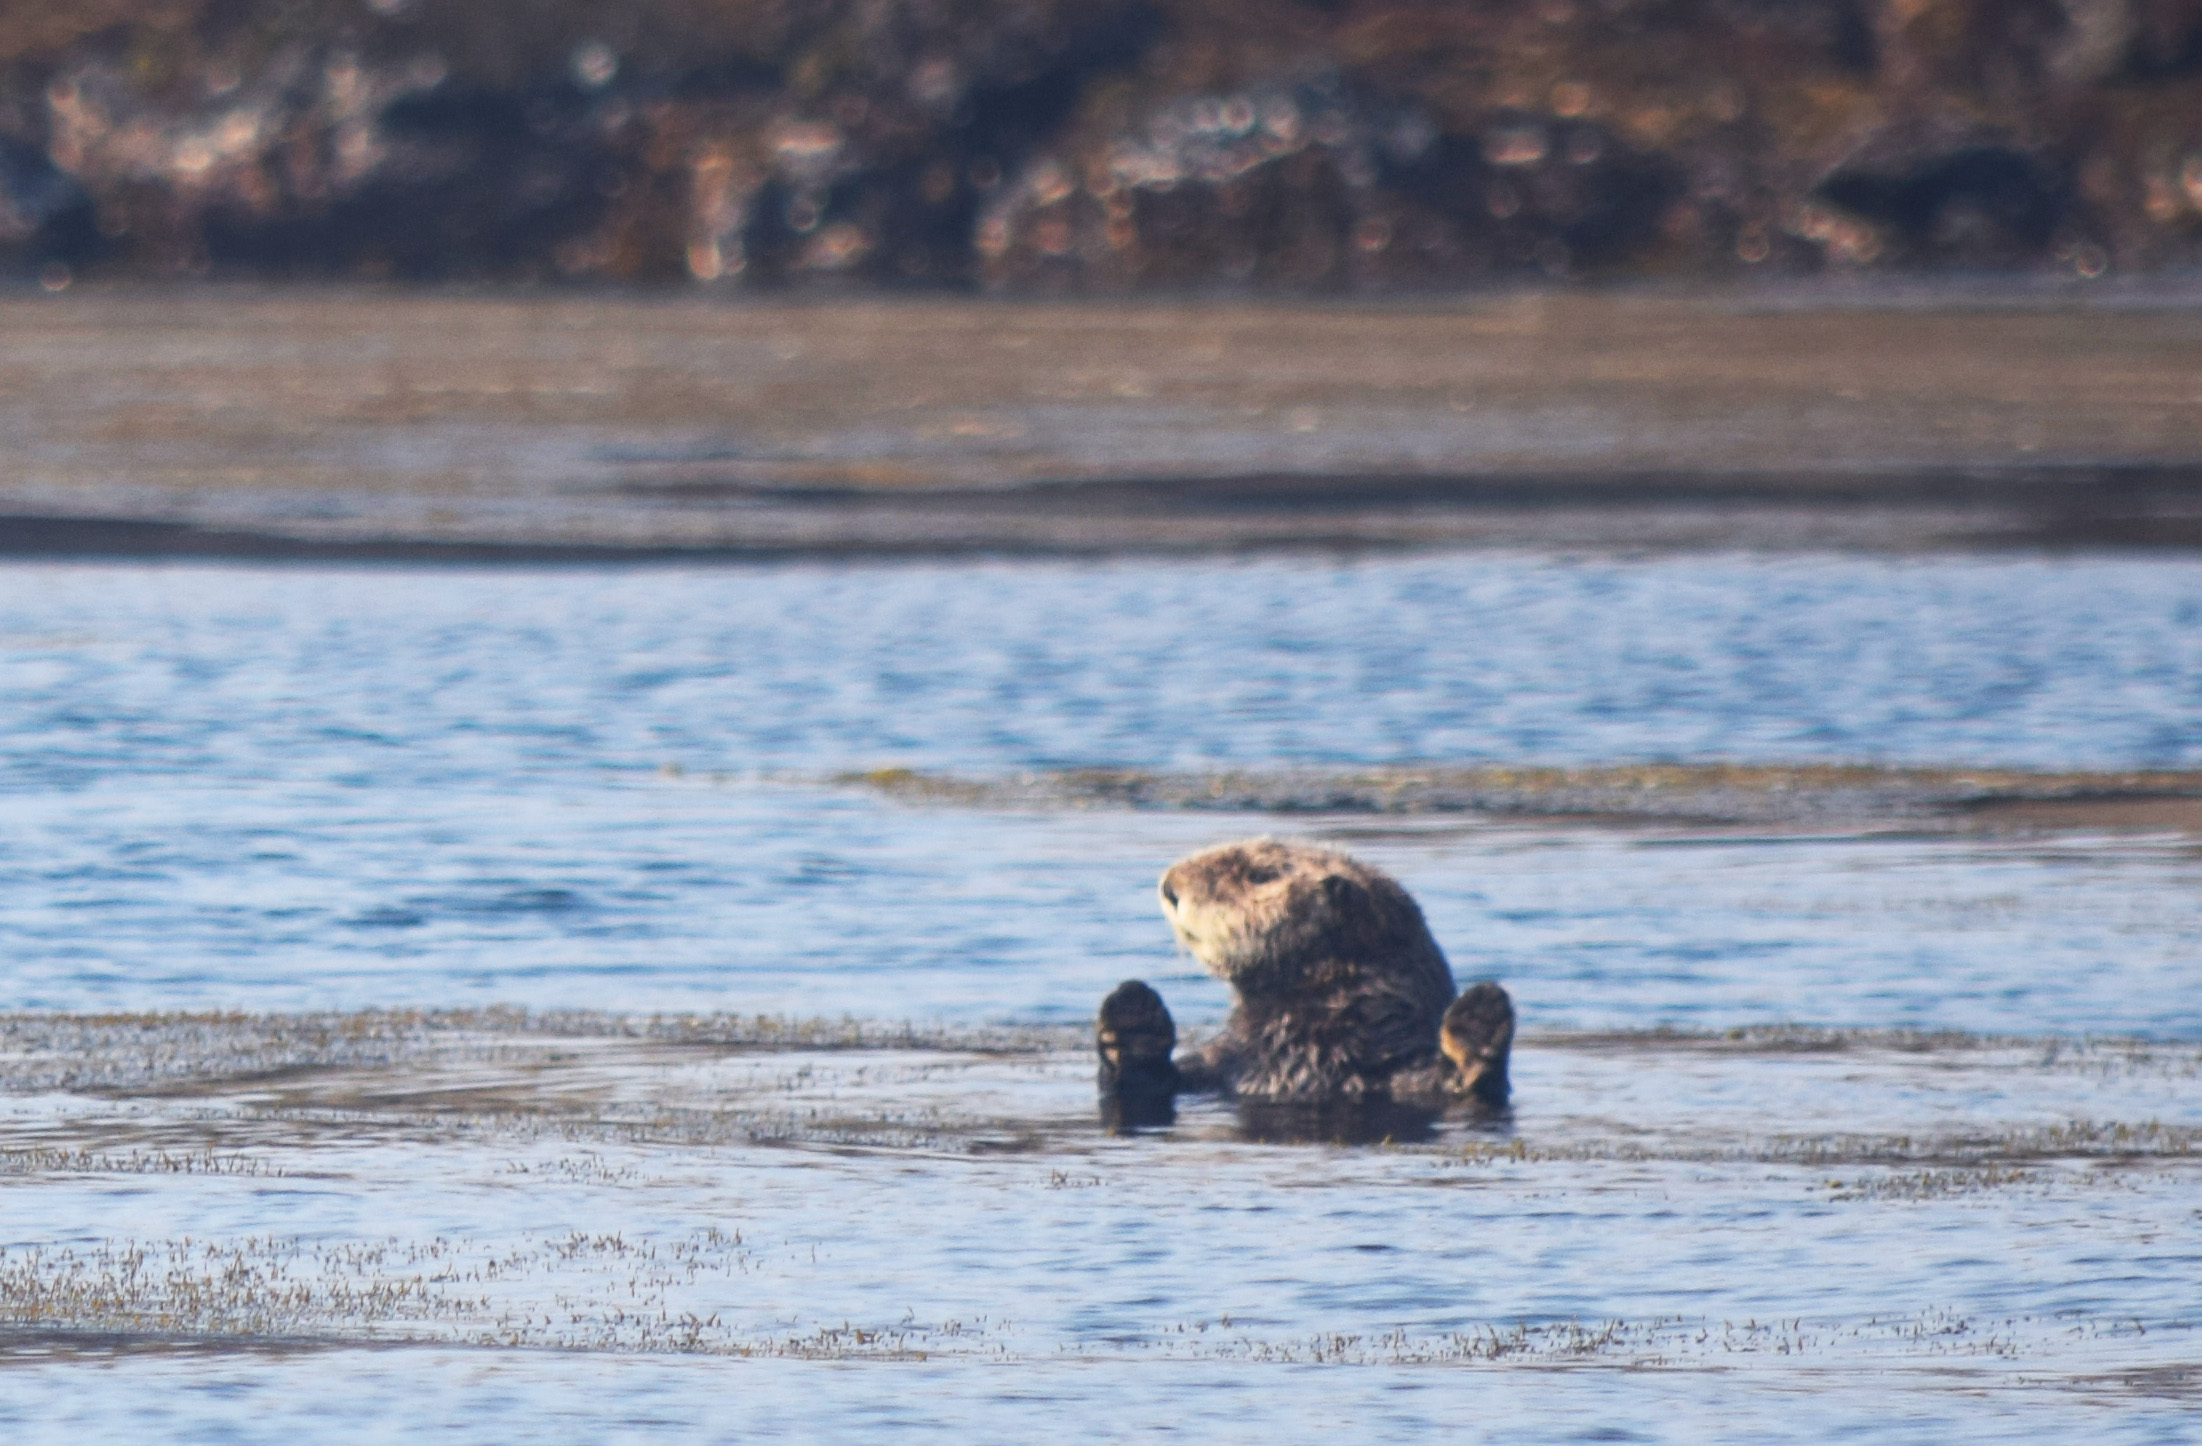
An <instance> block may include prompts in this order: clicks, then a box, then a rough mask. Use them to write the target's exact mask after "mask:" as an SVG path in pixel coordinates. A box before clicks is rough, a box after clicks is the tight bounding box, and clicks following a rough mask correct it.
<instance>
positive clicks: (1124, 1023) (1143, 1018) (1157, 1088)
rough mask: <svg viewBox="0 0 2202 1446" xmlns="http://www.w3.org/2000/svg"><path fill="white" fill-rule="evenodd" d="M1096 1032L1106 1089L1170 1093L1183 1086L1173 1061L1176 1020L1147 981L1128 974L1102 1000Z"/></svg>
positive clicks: (1143, 1095)
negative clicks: (1133, 977)
mask: <svg viewBox="0 0 2202 1446" xmlns="http://www.w3.org/2000/svg"><path fill="white" fill-rule="evenodd" d="M1093 1035H1094V1047H1095V1049H1096V1051H1097V1052H1098V1053H1099V1054H1100V1056H1101V1074H1100V1085H1101V1093H1102V1094H1104V1095H1116V1096H1119V1097H1130V1096H1137V1097H1141V1098H1148V1099H1152V1098H1157V1097H1159V1098H1163V1099H1167V1098H1168V1097H1169V1096H1171V1095H1174V1094H1176V1093H1177V1092H1178V1089H1179V1088H1180V1082H1179V1079H1178V1072H1177V1066H1176V1065H1174V1064H1172V1063H1171V1062H1170V1051H1172V1050H1174V1049H1176V1048H1177V1022H1176V1021H1175V1020H1173V1019H1171V1018H1170V1011H1169V1008H1168V1006H1166V1005H1165V1004H1163V1002H1162V996H1161V995H1159V994H1157V993H1155V992H1154V990H1153V989H1151V988H1149V987H1148V986H1147V985H1146V983H1145V982H1144V981H1142V980H1138V979H1127V980H1125V981H1124V982H1123V983H1122V984H1119V985H1117V986H1116V988H1115V989H1114V990H1112V991H1111V992H1110V994H1109V997H1108V998H1106V999H1104V1000H1102V1001H1101V1013H1100V1016H1099V1017H1098V1018H1097V1019H1096V1020H1095V1021H1094V1031H1093Z"/></svg>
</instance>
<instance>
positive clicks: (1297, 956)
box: [1157, 838, 1450, 994]
mask: <svg viewBox="0 0 2202 1446" xmlns="http://www.w3.org/2000/svg"><path fill="white" fill-rule="evenodd" d="M1157 892H1158V893H1159V895H1160V897H1161V900H1162V913H1163V917H1165V918H1167V919H1168V920H1169V921H1170V929H1171V932H1173V933H1175V934H1176V935H1177V940H1178V942H1179V943H1180V944H1182V945H1184V946H1185V949H1186V951H1187V952H1188V953H1190V954H1191V955H1192V956H1193V957H1194V958H1195V959H1198V960H1199V961H1200V964H1201V967H1202V968H1204V969H1206V970H1207V971H1208V972H1209V973H1211V974H1213V975H1215V976H1216V977H1217V978H1219V979H1226V980H1229V981H1230V982H1231V983H1232V984H1233V985H1235V986H1236V987H1237V988H1238V990H1239V992H1240V993H1242V994H1262V993H1272V992H1277V991H1284V990H1290V989H1293V988H1296V987H1297V986H1299V985H1300V984H1301V983H1303V982H1304V980H1303V978H1302V975H1303V972H1304V971H1305V970H1307V969H1308V968H1310V967H1312V966H1316V965H1319V964H1321V963H1323V962H1325V961H1327V960H1333V959H1341V958H1353V957H1356V956H1358V955H1363V954H1367V953H1371V952H1374V951H1376V950H1380V949H1382V948H1383V947H1384V946H1385V944H1386V943H1388V942H1390V936H1391V935H1393V934H1396V933H1398V932H1399V931H1400V929H1401V926H1402V925H1403V924H1405V923H1406V921H1408V920H1411V921H1412V923H1411V926H1410V927H1411V928H1412V929H1413V930H1414V931H1415V932H1416V933H1418V934H1419V933H1420V931H1421V922H1422V915H1421V911H1420V910H1418V909H1416V908H1415V906H1414V901H1413V900H1412V899H1410V898H1408V897H1407V894H1406V891H1405V890H1403V889H1401V888H1400V887H1399V885H1397V884H1395V883H1393V882H1392V881H1391V880H1390V879H1388V878H1386V877H1384V876H1383V875H1382V874H1379V873H1377V872H1375V871H1374V870H1372V869H1368V868H1364V867H1363V866H1362V865H1360V864H1357V863H1355V862H1354V861H1353V860H1352V859H1349V858H1347V857H1346V856H1345V855H1344V854H1339V853H1332V852H1330V851H1329V850H1328V849H1319V848H1311V847H1308V846H1307V845H1304V844H1288V843H1280V842H1278V841H1277V840H1275V839H1269V838H1256V839H1246V840H1243V841H1241V842H1239V843H1229V844H1221V845H1219V846H1217V847H1215V848H1212V849H1204V850H1202V851H1201V852H1199V853H1197V854H1193V855H1191V856H1189V857H1187V858H1182V859H1179V860H1178V861H1177V862H1176V863H1174V864H1172V865H1170V867H1169V868H1168V869H1167V870H1166V871H1165V872H1164V873H1163V875H1162V881H1161V883H1160V885H1159V886H1158V888H1157ZM1447 992H1450V990H1449V989H1448V991H1447Z"/></svg>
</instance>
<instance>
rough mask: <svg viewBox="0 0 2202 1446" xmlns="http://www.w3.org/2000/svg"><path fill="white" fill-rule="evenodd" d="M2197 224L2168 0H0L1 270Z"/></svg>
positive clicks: (1510, 253) (2133, 232)
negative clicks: (1414, 0) (5, 0)
mask: <svg viewBox="0 0 2202 1446" xmlns="http://www.w3.org/2000/svg"><path fill="white" fill-rule="evenodd" d="M2198 258H2202V0H1449V3H1448V0H1428V3H1422V4H1400V3H1387V0H1327V3H1326V0H1303V3H1294V0H1076V3H1073V0H628V3H625V4H622V5H617V6H609V5H603V4H591V3H583V0H11V3H9V4H8V5H6V6H5V7H0V261H4V262H5V264H7V265H8V266H10V267H12V268H14V269H15V270H17V271H18V272H19V273H22V272H27V273H32V274H43V275H44V276H45V278H46V280H47V282H48V284H49V285H59V284H62V283H63V282H65V281H66V279H67V278H68V277H69V276H70V275H71V274H87V275H135V276H169V275H204V274H209V273H212V274H217V275H237V276H301V275H304V276H338V277H373V276H395V277H403V278H417V279H430V280H433V279H447V278H488V279H556V278H572V279H575V280H582V279H587V278H610V279H617V280H623V281H627V280H642V281H669V282H680V283H683V284H688V285H707V286H745V287H773V286H788V285H813V286H815V285H830V284H839V285H843V286H847V285H852V284H856V285H872V286H921V287H944V286H945V287H984V288H995V289H1005V290H1014V291H1020V292H1054V291H1061V292H1082V293H1105V292H1116V291H1126V290H1133V289H1153V288H1200V289H1207V290H1214V289H1233V288H1246V289H1264V290H1281V291H1338V290H1359V291H1386V290H1397V289H1417V288H1429V287H1445V286H1455V285H1461V284H1472V283H1474V282H1477V281H1479V280H1483V279H1487V278H1493V277H1505V276H1509V275H1542V276H1550V277H1574V276H1593V275H1599V274H1615V273H1622V274H1659V275H1682V276H1724V275H1732V274H1743V273H1752V272H1764V271H1804V270H1813V269H1818V268H1828V267H1832V268H1881V269H1886V268H1898V269H1918V268H1937V269H1948V268H1962V269H1979V268H1998V269H2002V268H2031V269H2051V268H2064V269H2066V270H2069V271H2073V272H2077V273H2079V274H2081V275H2099V274H2103V273H2105V272H2108V271H2112V270H2146V269H2155V268H2167V267H2182V266H2190V265H2192V264H2194V262H2195V261H2196V260H2197V259H2198Z"/></svg>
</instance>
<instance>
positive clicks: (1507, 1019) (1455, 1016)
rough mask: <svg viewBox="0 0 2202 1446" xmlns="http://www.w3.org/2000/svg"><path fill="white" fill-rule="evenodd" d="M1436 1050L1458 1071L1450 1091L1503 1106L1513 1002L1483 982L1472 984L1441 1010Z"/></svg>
mask: <svg viewBox="0 0 2202 1446" xmlns="http://www.w3.org/2000/svg"><path fill="white" fill-rule="evenodd" d="M1437 1043H1438V1048H1440V1049H1442V1050H1444V1051H1445V1057H1446V1058H1447V1059H1449V1060H1451V1061H1452V1062H1453V1067H1454V1068H1455V1069H1457V1070H1459V1071H1460V1078H1459V1080H1458V1081H1457V1082H1456V1083H1455V1084H1454V1086H1453V1087H1454V1088H1455V1089H1457V1090H1459V1091H1461V1092H1462V1093H1464V1094H1470V1095H1474V1096H1475V1097H1476V1098H1477V1099H1479V1100H1482V1101H1483V1102H1484V1103H1485V1104H1490V1105H1503V1104H1505V1103H1506V1096H1507V1094H1508V1092H1509V1090H1510V1088H1511V1086H1510V1085H1509V1083H1508V1081H1507V1078H1506V1061H1507V1057H1508V1056H1509V1055H1511V1054H1512V1053H1513V1050H1514V1001H1513V1000H1512V999H1509V998H1508V997H1507V994H1506V991H1505V990H1504V989H1502V988H1500V987H1499V986H1498V985H1496V984H1494V983H1492V982H1491V981H1490V980H1488V979H1486V980H1485V981H1483V982H1482V983H1481V984H1472V985H1470V986H1469V987H1468V988H1467V989H1466V990H1464V991H1463V992H1462V993H1461V996H1460V997H1459V998H1458V999H1455V1000H1454V1001H1453V1003H1452V1006H1451V1007H1450V1008H1448V1009H1447V1010H1446V1011H1445V1022H1444V1023H1443V1024H1442V1025H1440V1026H1439V1027H1438V1036H1437Z"/></svg>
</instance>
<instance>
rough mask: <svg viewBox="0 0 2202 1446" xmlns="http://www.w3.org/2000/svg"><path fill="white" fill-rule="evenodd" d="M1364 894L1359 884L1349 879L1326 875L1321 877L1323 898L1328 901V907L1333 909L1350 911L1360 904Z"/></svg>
mask: <svg viewBox="0 0 2202 1446" xmlns="http://www.w3.org/2000/svg"><path fill="white" fill-rule="evenodd" d="M1365 892H1366V891H1365V890H1364V889H1363V888H1362V887H1361V886H1360V885H1359V884H1357V883H1355V882H1354V881H1353V880H1351V879H1348V878H1342V877H1340V876H1339V875H1337V874H1326V875H1324V877H1323V897H1324V899H1326V900H1328V901H1329V903H1330V906H1331V907H1332V908H1334V909H1338V910H1341V911H1343V910H1347V909H1351V908H1352V907H1353V906H1354V905H1356V904H1358V903H1360V902H1361V898H1362V895H1363V894H1364V893H1365Z"/></svg>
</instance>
